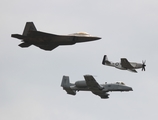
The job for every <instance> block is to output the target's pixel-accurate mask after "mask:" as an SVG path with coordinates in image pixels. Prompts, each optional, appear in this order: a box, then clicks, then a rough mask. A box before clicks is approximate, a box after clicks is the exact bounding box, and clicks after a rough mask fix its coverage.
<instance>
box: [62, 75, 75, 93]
mask: <svg viewBox="0 0 158 120" xmlns="http://www.w3.org/2000/svg"><path fill="white" fill-rule="evenodd" d="M71 85H72V84H71V83H70V81H69V76H63V79H62V82H61V87H63V89H64V90H65V91H66V92H67V94H71V95H76V91H75V90H72V89H71Z"/></svg>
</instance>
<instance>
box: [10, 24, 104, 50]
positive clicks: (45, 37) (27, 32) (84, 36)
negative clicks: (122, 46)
mask: <svg viewBox="0 0 158 120" xmlns="http://www.w3.org/2000/svg"><path fill="white" fill-rule="evenodd" d="M11 37H14V38H17V39H21V40H22V43H21V44H19V46H20V47H22V48H25V47H29V46H31V45H35V46H37V47H39V48H41V49H43V50H49V51H50V50H53V49H54V48H56V47H58V46H59V45H73V44H75V43H80V42H89V41H94V40H98V39H101V38H100V37H95V36H91V35H90V34H88V33H85V32H79V33H73V34H69V35H55V34H50V33H45V32H40V31H37V30H36V28H35V25H34V24H33V22H27V23H26V25H25V29H24V32H23V35H19V34H12V35H11Z"/></svg>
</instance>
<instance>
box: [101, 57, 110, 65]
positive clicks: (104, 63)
mask: <svg viewBox="0 0 158 120" xmlns="http://www.w3.org/2000/svg"><path fill="white" fill-rule="evenodd" d="M102 64H103V65H106V64H111V62H110V61H109V60H108V57H107V55H104V57H103V61H102Z"/></svg>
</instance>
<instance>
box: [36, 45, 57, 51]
mask: <svg viewBox="0 0 158 120" xmlns="http://www.w3.org/2000/svg"><path fill="white" fill-rule="evenodd" d="M36 46H37V47H39V48H41V49H43V50H53V49H55V48H56V47H58V46H59V45H36Z"/></svg>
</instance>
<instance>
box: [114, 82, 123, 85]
mask: <svg viewBox="0 0 158 120" xmlns="http://www.w3.org/2000/svg"><path fill="white" fill-rule="evenodd" d="M116 84H119V85H125V84H124V83H123V82H116Z"/></svg>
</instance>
